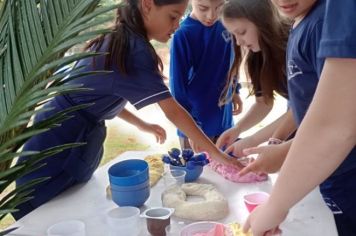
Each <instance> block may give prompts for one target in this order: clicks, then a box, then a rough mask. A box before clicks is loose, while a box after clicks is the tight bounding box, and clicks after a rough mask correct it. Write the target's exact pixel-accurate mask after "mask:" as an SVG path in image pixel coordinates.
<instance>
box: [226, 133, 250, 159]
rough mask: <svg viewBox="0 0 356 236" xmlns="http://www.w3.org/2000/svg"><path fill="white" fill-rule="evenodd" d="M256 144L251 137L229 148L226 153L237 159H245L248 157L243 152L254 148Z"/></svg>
mask: <svg viewBox="0 0 356 236" xmlns="http://www.w3.org/2000/svg"><path fill="white" fill-rule="evenodd" d="M255 145H256V144H255V142H254V141H253V138H252V137H251V136H249V137H246V138H243V139H240V140H238V141H236V142H234V143H233V144H231V146H229V147H228V148H226V149H225V153H231V154H232V155H233V156H235V157H244V156H246V155H245V154H244V152H243V150H244V149H246V148H250V147H254V146H255Z"/></svg>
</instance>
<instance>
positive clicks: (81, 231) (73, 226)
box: [47, 220, 85, 236]
mask: <svg viewBox="0 0 356 236" xmlns="http://www.w3.org/2000/svg"><path fill="white" fill-rule="evenodd" d="M47 235H48V236H85V224H84V222H83V221H80V220H67V221H62V222H58V223H56V224H54V225H52V226H50V227H49V228H48V229H47Z"/></svg>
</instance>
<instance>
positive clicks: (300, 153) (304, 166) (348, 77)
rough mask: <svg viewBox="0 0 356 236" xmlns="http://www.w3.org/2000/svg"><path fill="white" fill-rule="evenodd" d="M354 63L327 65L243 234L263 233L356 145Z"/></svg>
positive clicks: (330, 61)
mask: <svg viewBox="0 0 356 236" xmlns="http://www.w3.org/2000/svg"><path fill="white" fill-rule="evenodd" d="M355 75H356V59H336V58H329V59H327V60H326V62H325V65H324V69H323V72H322V75H321V78H320V80H319V84H318V87H317V90H316V93H315V95H314V98H313V101H312V103H311V105H310V107H309V109H308V111H307V114H306V115H305V117H304V119H303V122H302V124H301V125H300V127H299V129H298V131H297V134H296V137H295V138H294V141H293V145H292V146H291V148H290V151H289V153H288V155H287V158H286V160H285V162H284V164H283V166H282V168H281V171H280V173H279V177H278V179H277V181H276V184H275V186H274V188H273V190H272V193H271V196H270V198H269V200H268V202H267V204H264V205H262V206H261V207H258V208H256V209H255V210H254V212H252V214H251V215H250V217H249V219H248V220H247V222H246V223H245V226H244V230H245V231H247V229H248V228H249V227H250V226H252V228H253V229H254V232H261V233H263V232H266V231H267V230H269V229H273V228H275V227H276V226H278V225H279V224H280V223H281V222H282V221H283V220H284V219H285V217H286V215H287V212H288V210H289V209H290V208H291V207H292V206H293V205H294V204H296V203H297V202H298V201H300V200H301V199H302V198H303V197H304V196H305V195H306V194H307V193H308V192H310V191H311V190H312V189H314V188H315V187H316V186H317V185H318V184H320V183H321V182H322V181H323V180H325V179H326V178H327V177H328V176H330V175H331V173H332V172H333V171H335V169H336V168H337V167H338V166H339V165H340V164H341V162H342V161H343V160H344V159H345V157H346V156H347V154H348V153H349V152H350V150H351V149H352V148H354V147H355V143H356V122H355V120H356V106H355V101H356V93H355V88H356V79H355ZM261 235H262V234H261Z"/></svg>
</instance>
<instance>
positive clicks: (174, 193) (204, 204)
mask: <svg viewBox="0 0 356 236" xmlns="http://www.w3.org/2000/svg"><path fill="white" fill-rule="evenodd" d="M187 196H200V197H203V198H204V200H203V201H194V202H189V201H187ZM162 203H163V206H165V207H171V208H174V209H175V211H174V215H175V216H177V217H180V218H183V219H189V220H219V219H222V218H224V217H226V216H227V215H228V213H229V206H228V202H227V200H226V199H225V198H224V196H223V195H222V194H221V193H219V192H218V190H217V189H216V188H215V187H214V186H213V185H211V184H198V183H189V184H183V185H182V186H181V187H173V188H169V189H167V190H165V191H164V192H163V194H162Z"/></svg>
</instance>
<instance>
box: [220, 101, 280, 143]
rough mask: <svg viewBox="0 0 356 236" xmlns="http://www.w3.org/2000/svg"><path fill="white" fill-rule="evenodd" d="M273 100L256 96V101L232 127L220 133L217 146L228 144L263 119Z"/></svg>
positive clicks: (270, 108)
mask: <svg viewBox="0 0 356 236" xmlns="http://www.w3.org/2000/svg"><path fill="white" fill-rule="evenodd" d="M272 107H273V100H270V101H265V99H264V98H263V97H256V102H255V103H254V104H253V105H252V106H251V108H250V109H249V111H248V112H247V113H246V114H245V115H244V117H242V118H241V120H239V122H238V123H237V124H235V126H234V127H232V128H230V129H228V130H226V131H225V132H224V133H222V134H221V135H220V137H219V139H218V141H217V142H216V145H217V146H218V147H219V148H222V147H224V146H225V147H227V146H230V145H231V144H232V143H233V142H234V141H235V140H236V139H237V138H238V137H239V135H240V133H242V132H243V131H246V130H248V129H249V128H251V127H253V126H254V125H256V124H257V123H258V122H260V121H261V120H263V118H265V117H266V116H267V114H268V113H269V112H270V111H271V110H272Z"/></svg>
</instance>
